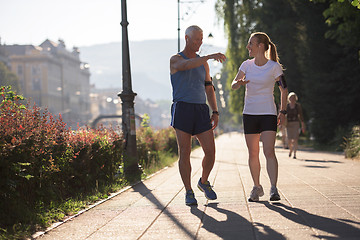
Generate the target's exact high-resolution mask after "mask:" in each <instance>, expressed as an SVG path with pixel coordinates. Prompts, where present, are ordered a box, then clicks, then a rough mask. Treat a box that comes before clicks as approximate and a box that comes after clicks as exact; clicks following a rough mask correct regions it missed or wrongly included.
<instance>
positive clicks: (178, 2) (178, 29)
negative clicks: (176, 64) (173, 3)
mask: <svg viewBox="0 0 360 240" xmlns="http://www.w3.org/2000/svg"><path fill="white" fill-rule="evenodd" d="M196 2H200V3H204V0H189V1H184V0H183V1H180V0H177V5H178V6H177V7H178V9H177V10H178V28H177V31H178V52H180V30H181V29H180V3H196Z"/></svg>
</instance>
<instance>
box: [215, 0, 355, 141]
mask: <svg viewBox="0 0 360 240" xmlns="http://www.w3.org/2000/svg"><path fill="white" fill-rule="evenodd" d="M241 3H243V4H241ZM218 6H219V8H218V12H220V14H219V16H220V17H223V18H224V21H225V26H226V29H227V30H228V31H227V34H228V39H229V46H228V54H229V58H233V60H231V59H229V61H228V64H229V65H227V66H226V71H227V72H228V73H229V77H228V83H227V85H228V86H230V82H231V81H232V79H233V78H234V76H235V74H236V71H237V68H238V67H239V65H240V64H241V62H242V61H243V60H245V59H246V58H247V56H246V55H247V54H244V52H243V51H246V41H243V40H241V39H242V38H243V37H246V38H248V37H249V35H250V33H251V32H254V31H263V32H266V33H268V34H269V36H270V37H271V39H272V41H273V42H274V43H275V44H276V45H277V48H278V53H279V57H280V61H281V63H282V64H283V66H284V68H285V75H286V78H287V82H288V89H289V92H291V91H294V92H296V93H297V95H298V96H299V100H300V102H301V103H302V105H303V107H304V115H305V120H306V121H308V126H309V131H310V135H311V136H313V137H315V140H316V142H317V143H319V144H332V143H335V142H336V143H340V142H341V140H342V137H343V136H346V135H347V134H348V132H347V131H349V130H348V129H351V127H352V126H353V125H356V124H359V121H360V112H359V111H355V109H357V108H358V102H359V101H360V95H359V94H358V92H359V90H360V81H358V76H359V75H360V67H359V65H360V35H359V34H360V31H359V29H360V14H359V10H358V9H357V8H354V7H352V6H351V4H350V2H349V1H345V2H342V3H340V2H338V1H337V0H314V1H303V0H259V1H252V2H251V3H249V2H247V1H235V0H233V1H230V0H218ZM235 15H236V16H237V17H235ZM239 33H241V34H239ZM234 38H236V39H238V40H234ZM234 46H236V48H235V47H234ZM241 91H242V89H241V90H240V91H239V90H238V91H231V92H230V99H229V105H230V111H231V112H232V113H233V114H240V113H241V111H242V105H243V92H241ZM278 94H279V92H278V91H277V89H275V99H278V97H277V95H278ZM339 129H341V130H339ZM340 135H342V136H340ZM335 138H337V140H334V139H335Z"/></svg>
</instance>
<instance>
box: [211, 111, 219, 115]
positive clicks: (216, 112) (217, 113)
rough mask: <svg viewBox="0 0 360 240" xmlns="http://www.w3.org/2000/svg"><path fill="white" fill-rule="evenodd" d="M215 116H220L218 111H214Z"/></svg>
mask: <svg viewBox="0 0 360 240" xmlns="http://www.w3.org/2000/svg"><path fill="white" fill-rule="evenodd" d="M212 113H213V114H216V115H220V114H219V112H218V111H213V112H212Z"/></svg>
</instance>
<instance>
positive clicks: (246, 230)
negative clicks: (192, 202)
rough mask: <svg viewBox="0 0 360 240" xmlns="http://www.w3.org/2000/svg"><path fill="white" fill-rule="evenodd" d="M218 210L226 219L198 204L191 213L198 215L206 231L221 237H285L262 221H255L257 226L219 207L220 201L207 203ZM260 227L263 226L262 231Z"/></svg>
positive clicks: (280, 238) (281, 239) (192, 208)
mask: <svg viewBox="0 0 360 240" xmlns="http://www.w3.org/2000/svg"><path fill="white" fill-rule="evenodd" d="M206 206H207V207H209V208H213V209H215V210H216V211H218V212H220V213H222V214H224V215H225V216H226V220H224V221H219V220H217V219H215V218H213V217H211V216H209V215H207V214H206V213H204V212H203V211H201V210H199V209H198V208H197V206H193V207H191V213H192V214H194V215H195V216H197V217H198V218H199V219H200V220H201V222H202V224H203V226H202V228H204V229H205V230H206V231H208V232H211V233H213V234H215V235H217V236H218V237H219V238H220V239H262V238H264V237H266V238H268V239H277V240H283V239H285V238H284V237H283V236H282V235H281V234H280V233H278V232H276V231H275V230H273V229H272V228H271V227H269V226H266V225H264V224H261V223H255V226H256V227H255V226H254V225H253V224H252V223H251V222H249V221H248V220H247V219H245V218H244V217H242V216H240V215H239V214H237V213H235V212H232V211H229V210H226V209H223V208H219V207H218V203H209V204H207V205H206ZM258 228H261V229H262V231H261V232H260V231H259V229H258Z"/></svg>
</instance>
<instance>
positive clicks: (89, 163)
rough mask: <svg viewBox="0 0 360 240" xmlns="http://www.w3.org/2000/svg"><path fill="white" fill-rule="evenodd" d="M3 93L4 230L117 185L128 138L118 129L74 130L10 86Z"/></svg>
mask: <svg viewBox="0 0 360 240" xmlns="http://www.w3.org/2000/svg"><path fill="white" fill-rule="evenodd" d="M0 95H1V96H0V98H1V99H0V100H1V104H0V125H1V129H0V159H1V160H0V175H1V179H0V202H1V203H2V205H1V211H0V219H1V221H0V223H1V225H0V227H1V228H4V229H7V230H9V229H10V230H11V229H12V226H17V225H18V224H22V225H24V226H27V225H31V226H34V225H35V224H34V223H37V222H39V218H38V215H37V214H35V213H36V212H37V211H39V210H41V209H43V208H49V207H51V203H52V202H59V201H62V200H64V199H67V198H69V197H72V196H74V194H78V193H79V192H82V193H88V192H91V191H93V189H95V188H96V187H98V186H99V185H105V184H109V183H112V182H115V181H116V179H115V177H114V175H115V173H116V171H117V169H118V168H119V166H120V165H121V164H122V162H121V161H122V160H121V155H122V141H123V140H122V137H121V136H120V135H119V134H117V133H116V132H115V131H114V130H108V129H101V128H99V129H96V130H91V129H79V130H78V131H71V130H70V129H67V128H66V125H65V123H64V122H62V120H61V116H60V117H59V118H56V119H55V118H54V117H53V116H52V115H51V114H50V113H49V112H47V110H41V109H40V108H38V107H36V106H32V107H30V106H28V105H26V106H25V105H23V104H22V103H21V100H22V97H20V96H18V95H16V93H14V92H12V91H10V88H7V87H1V89H0ZM40 206H43V207H40Z"/></svg>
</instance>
